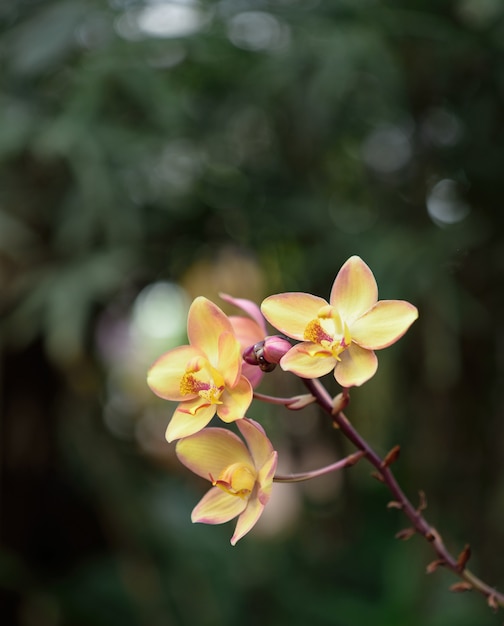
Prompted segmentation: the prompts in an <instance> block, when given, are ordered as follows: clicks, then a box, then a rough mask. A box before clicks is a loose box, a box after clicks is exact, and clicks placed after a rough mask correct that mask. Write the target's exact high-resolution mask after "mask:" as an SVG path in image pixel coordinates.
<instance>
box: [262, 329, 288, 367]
mask: <svg viewBox="0 0 504 626" xmlns="http://www.w3.org/2000/svg"><path fill="white" fill-rule="evenodd" d="M291 348H292V345H291V343H290V341H288V340H287V339H285V338H284V337H280V336H279V335H274V336H272V337H266V339H265V340H264V349H263V356H264V358H265V359H266V361H268V363H280V359H281V358H282V357H283V355H284V354H285V353H286V352H288V351H289V350H290V349H291Z"/></svg>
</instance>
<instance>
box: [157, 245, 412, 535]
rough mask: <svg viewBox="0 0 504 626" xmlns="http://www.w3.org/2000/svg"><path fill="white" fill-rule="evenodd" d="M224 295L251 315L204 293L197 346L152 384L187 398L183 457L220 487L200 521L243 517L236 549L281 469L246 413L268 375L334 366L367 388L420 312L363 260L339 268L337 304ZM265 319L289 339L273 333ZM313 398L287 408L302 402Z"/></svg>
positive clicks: (165, 362)
mask: <svg viewBox="0 0 504 626" xmlns="http://www.w3.org/2000/svg"><path fill="white" fill-rule="evenodd" d="M222 298H223V299H224V300H225V301H227V302H229V303H231V304H234V305H235V306H237V307H239V308H241V309H242V310H243V311H244V312H245V313H247V316H246V317H244V316H231V317H227V316H226V315H225V314H224V312H223V311H222V310H221V309H220V308H219V307H218V306H217V305H216V304H214V303H213V302H211V301H209V300H207V299H206V298H203V297H198V298H196V299H195V300H194V302H193V303H192V305H191V307H190V309H189V314H188V321H187V336H188V340H189V344H188V345H185V346H180V347H178V348H175V349H173V350H170V351H168V352H166V353H165V354H163V355H162V356H161V357H160V358H159V359H158V360H157V361H156V362H155V363H154V365H153V366H152V367H151V369H150V370H149V373H148V377H147V382H148V384H149V386H150V388H151V389H152V391H154V393H155V394H157V395H158V396H160V397H161V398H164V399H166V400H171V401H175V402H178V406H177V408H176V409H175V412H174V413H173V416H172V418H171V421H170V423H169V425H168V428H167V431H166V438H167V440H168V441H169V442H171V441H175V440H177V444H176V453H177V456H178V458H179V459H180V461H181V462H182V463H183V464H184V465H185V466H186V467H188V468H189V469H190V470H191V471H193V472H194V473H196V474H197V475H199V476H201V477H203V478H206V479H207V480H209V481H210V482H211V484H212V488H211V489H210V490H209V491H208V492H207V493H206V495H205V496H203V498H202V500H201V501H200V502H199V504H198V505H197V506H196V507H195V509H194V510H193V512H192V520H193V521H194V522H203V523H206V524H220V523H224V522H227V521H229V520H231V519H233V518H234V517H238V521H237V524H236V529H235V532H234V535H233V537H232V539H231V543H232V544H233V545H234V544H235V543H236V542H237V541H238V540H239V539H240V538H241V537H243V536H244V535H245V534H246V533H247V532H248V531H249V530H250V529H251V528H252V527H253V526H254V524H255V523H256V521H257V520H258V518H259V517H260V515H261V513H262V511H263V509H264V506H265V505H266V504H267V502H268V500H269V498H270V493H271V488H272V483H273V480H274V477H275V471H276V466H277V452H276V451H275V450H274V449H273V445H272V443H271V442H270V440H269V439H268V437H267V435H266V433H265V432H264V430H263V428H262V427H261V426H260V424H258V423H257V422H255V421H253V420H251V419H249V418H247V417H246V413H247V410H248V408H249V406H250V404H251V402H252V399H253V396H254V391H253V390H254V389H255V388H256V387H257V385H258V384H259V382H260V380H261V378H262V376H263V375H264V373H265V372H268V371H271V370H272V369H273V368H274V367H275V365H276V364H280V367H281V368H282V369H283V370H285V371H289V372H292V373H293V374H296V375H297V376H300V377H302V378H303V379H315V378H319V377H321V376H323V375H325V374H328V373H330V372H331V371H334V377H335V379H336V381H337V382H338V383H339V384H340V385H341V386H342V387H343V388H345V389H348V388H349V387H353V386H359V385H362V384H363V383H364V382H366V381H367V380H369V379H370V378H371V377H372V376H373V375H374V374H375V372H376V370H377V367H378V361H377V357H376V354H375V350H379V349H381V348H385V347H387V346H389V345H391V344H392V343H394V342H395V341H397V340H398V339H399V338H400V337H401V336H402V335H403V334H404V333H405V332H406V330H407V329H408V328H409V326H410V325H411V324H412V323H413V322H414V320H415V319H416V318H417V316H418V313H417V309H416V308H415V307H414V306H413V305H411V304H409V303H408V302H404V301H401V300H384V301H378V288H377V285H376V281H375V278H374V276H373V273H372V272H371V270H370V269H369V267H368V266H367V265H366V264H365V263H364V261H362V259H360V258H359V257H357V256H353V257H351V258H350V259H348V261H346V263H345V264H344V265H343V267H342V268H341V270H340V271H339V273H338V275H337V276H336V279H335V280H334V283H333V286H332V289H331V293H330V296H329V302H327V301H326V300H324V299H323V298H320V297H318V296H314V295H311V294H306V293H282V294H277V295H272V296H269V297H268V298H266V299H265V300H264V301H263V303H262V305H261V307H260V308H259V307H258V306H257V305H256V304H254V303H252V302H250V301H248V300H242V299H235V298H232V297H231V296H227V295H222ZM265 319H266V320H267V321H268V322H269V323H270V324H271V325H272V326H274V327H275V328H276V329H277V330H278V331H280V333H282V334H283V335H284V336H283V337H282V336H278V335H277V336H267V330H266V322H265ZM285 337H288V338H290V339H286V338H285ZM291 340H296V343H293V342H292V341H291ZM256 397H259V394H257V396H256ZM306 398H307V396H298V397H296V398H293V399H287V400H286V401H285V402H284V404H285V405H286V406H288V407H289V408H300V407H302V406H304V405H305V404H306V403H307V402H308V401H309V400H307V399H306ZM309 398H310V399H312V398H311V396H309ZM261 399H264V396H262V397H261ZM215 415H217V417H218V418H220V420H222V422H225V423H231V422H236V425H237V427H238V430H239V432H240V434H241V435H242V437H243V439H244V440H245V443H243V441H242V440H241V439H240V438H239V437H238V436H237V435H236V434H235V433H233V432H231V431H230V430H228V429H226V428H221V427H218V428H214V427H208V428H207V425H208V424H209V422H210V421H211V420H212V418H213V417H214V416H215Z"/></svg>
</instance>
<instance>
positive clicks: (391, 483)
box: [301, 378, 504, 608]
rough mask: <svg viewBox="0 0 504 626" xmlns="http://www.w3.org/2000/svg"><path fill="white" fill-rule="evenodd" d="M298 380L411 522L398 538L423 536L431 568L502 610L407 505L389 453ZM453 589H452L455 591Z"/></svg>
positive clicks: (311, 382)
mask: <svg viewBox="0 0 504 626" xmlns="http://www.w3.org/2000/svg"><path fill="white" fill-rule="evenodd" d="M301 380H302V381H303V383H304V384H305V386H306V387H307V389H308V391H309V392H310V393H311V394H312V395H313V396H314V397H315V399H316V400H315V401H316V402H317V404H318V405H319V406H320V407H321V408H322V409H323V410H324V411H325V412H326V413H328V414H329V415H330V416H331V418H332V420H333V422H334V423H335V425H337V426H338V427H339V429H340V431H341V432H342V433H343V434H344V435H345V437H346V438H347V439H349V440H350V441H351V442H352V443H353V444H354V446H355V447H356V448H357V449H358V450H360V451H361V452H362V456H365V457H366V458H367V460H368V461H369V463H371V465H373V466H374V468H375V469H376V471H377V474H376V476H377V477H379V479H380V481H381V482H383V483H384V484H385V485H386V487H387V488H388V490H389V491H390V492H391V494H392V495H393V497H394V501H393V503H391V504H392V505H393V506H394V508H400V509H401V510H402V511H403V513H404V514H405V515H406V517H408V519H409V520H410V521H411V523H412V528H411V529H407V530H406V531H404V533H399V534H398V536H399V537H401V536H402V537H403V538H407V537H409V536H411V535H412V534H415V533H417V534H419V535H421V536H422V537H424V539H426V540H427V541H428V542H429V543H430V544H431V545H432V547H433V549H434V551H435V552H436V554H437V556H438V560H437V561H436V562H435V563H433V564H431V565H435V567H437V565H439V566H444V567H446V568H447V569H449V570H451V571H452V572H453V573H454V574H456V575H457V576H458V577H459V578H461V579H462V580H463V581H464V583H462V584H465V585H466V587H464V589H465V590H470V589H475V590H476V591H478V592H479V593H481V594H482V595H484V596H485V597H486V598H487V602H488V605H489V606H490V607H492V608H497V607H498V606H500V607H504V594H502V593H500V592H499V591H497V590H496V589H494V588H493V587H491V586H490V585H487V584H486V583H485V582H483V581H482V580H481V579H479V578H478V577H477V576H475V575H474V574H473V573H472V572H470V571H469V570H468V569H466V568H465V562H466V561H467V558H468V557H467V558H465V559H462V558H461V557H462V554H461V555H460V556H459V557H458V558H455V557H454V556H453V555H452V554H451V553H450V552H449V551H448V549H447V548H446V546H445V545H444V542H443V540H442V538H441V536H440V534H439V533H438V532H437V531H436V530H435V529H434V528H433V527H432V526H431V525H430V524H429V523H428V522H427V520H426V519H425V517H424V516H423V515H422V509H423V508H424V507H423V506H422V504H421V505H420V506H419V507H415V506H413V504H412V503H411V502H410V500H409V499H408V497H407V496H406V495H405V493H404V492H403V490H402V489H401V487H400V486H399V484H398V482H397V480H396V478H395V476H394V474H393V473H392V471H391V469H390V467H389V464H390V463H391V462H392V461H393V460H394V459H393V458H392V456H391V455H390V453H389V455H387V457H385V458H384V459H382V458H381V457H380V456H379V455H378V454H377V453H376V452H375V451H374V450H373V448H372V447H371V446H370V445H369V444H368V443H367V441H366V440H365V439H363V437H362V436H361V435H360V434H359V433H358V432H357V430H356V429H355V428H354V427H353V426H352V424H351V423H350V422H349V421H348V419H347V417H346V416H345V415H344V413H343V412H342V411H336V412H335V411H334V408H333V400H332V398H331V396H330V395H329V393H328V391H327V390H326V388H325V387H324V386H323V385H322V383H321V382H320V381H319V380H318V379H307V378H302V379H301ZM343 394H344V395H345V397H346V398H348V390H344V391H343ZM389 457H390V458H389ZM395 458H396V457H395ZM435 567H434V568H432V569H428V571H433V570H434V569H435ZM455 587H456V586H455ZM455 587H454V590H457V589H455Z"/></svg>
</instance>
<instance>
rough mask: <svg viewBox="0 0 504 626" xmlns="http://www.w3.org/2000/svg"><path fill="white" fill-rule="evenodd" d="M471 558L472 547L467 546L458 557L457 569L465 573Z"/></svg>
mask: <svg viewBox="0 0 504 626" xmlns="http://www.w3.org/2000/svg"><path fill="white" fill-rule="evenodd" d="M470 558H471V546H470V545H469V544H466V546H465V547H464V549H463V550H462V552H461V553H460V554H459V555H458V558H457V567H458V569H459V570H460V571H461V572H463V571H464V569H465V566H466V563H467V561H468V560H469V559H470Z"/></svg>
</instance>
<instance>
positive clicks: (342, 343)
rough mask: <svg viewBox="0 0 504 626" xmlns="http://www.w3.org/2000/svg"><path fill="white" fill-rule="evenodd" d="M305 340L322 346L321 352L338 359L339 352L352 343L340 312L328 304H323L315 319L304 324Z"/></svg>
mask: <svg viewBox="0 0 504 626" xmlns="http://www.w3.org/2000/svg"><path fill="white" fill-rule="evenodd" d="M303 339H304V340H305V341H311V342H312V343H314V344H317V345H318V346H321V347H322V352H324V353H325V354H327V356H329V355H330V356H333V357H334V358H335V359H336V360H337V361H340V360H341V359H340V356H339V355H340V354H341V353H342V352H343V351H344V350H346V349H347V348H348V347H349V345H350V344H351V343H352V335H351V334H350V330H349V328H348V326H347V324H346V322H344V321H343V320H342V319H341V316H340V314H339V313H338V311H336V309H335V308H334V307H332V306H330V305H326V306H323V307H322V308H321V309H320V310H319V312H318V314H317V317H316V319H313V320H311V321H310V322H308V324H307V325H306V328H305V330H304V333H303Z"/></svg>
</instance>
